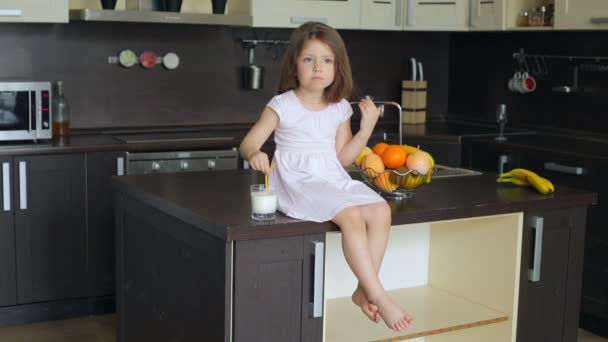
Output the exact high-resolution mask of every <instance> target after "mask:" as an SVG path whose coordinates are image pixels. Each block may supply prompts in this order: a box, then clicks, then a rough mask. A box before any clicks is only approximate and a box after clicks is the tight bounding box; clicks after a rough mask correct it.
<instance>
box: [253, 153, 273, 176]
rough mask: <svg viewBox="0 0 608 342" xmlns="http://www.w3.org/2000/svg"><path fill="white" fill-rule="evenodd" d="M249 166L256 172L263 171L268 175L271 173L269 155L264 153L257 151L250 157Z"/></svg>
mask: <svg viewBox="0 0 608 342" xmlns="http://www.w3.org/2000/svg"><path fill="white" fill-rule="evenodd" d="M249 166H251V168H252V169H254V170H256V171H261V172H263V173H264V174H268V172H269V171H270V163H269V162H268V154H266V153H264V152H262V151H256V152H254V153H253V154H251V156H249Z"/></svg>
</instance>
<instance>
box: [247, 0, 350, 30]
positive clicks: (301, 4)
mask: <svg viewBox="0 0 608 342" xmlns="http://www.w3.org/2000/svg"><path fill="white" fill-rule="evenodd" d="M249 1H250V3H249V6H250V8H251V15H252V16H253V26H254V27H298V26H300V25H301V24H303V23H305V22H307V21H317V22H322V23H325V24H327V25H330V26H332V27H334V28H338V29H359V28H361V20H360V16H361V0H249Z"/></svg>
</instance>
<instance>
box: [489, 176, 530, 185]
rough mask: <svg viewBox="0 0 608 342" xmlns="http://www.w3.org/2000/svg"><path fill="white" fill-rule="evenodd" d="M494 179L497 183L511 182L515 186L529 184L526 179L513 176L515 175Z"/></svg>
mask: <svg viewBox="0 0 608 342" xmlns="http://www.w3.org/2000/svg"><path fill="white" fill-rule="evenodd" d="M496 181H497V182H499V183H512V184H515V185H517V186H530V183H528V182H527V181H526V180H523V179H519V178H515V177H503V178H498V179H497V180H496Z"/></svg>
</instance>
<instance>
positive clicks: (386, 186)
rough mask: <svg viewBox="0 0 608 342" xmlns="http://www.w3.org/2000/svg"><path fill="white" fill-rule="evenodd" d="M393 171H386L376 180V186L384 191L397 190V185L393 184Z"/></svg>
mask: <svg viewBox="0 0 608 342" xmlns="http://www.w3.org/2000/svg"><path fill="white" fill-rule="evenodd" d="M392 173H393V172H392V171H385V172H383V173H382V174H380V175H379V176H378V177H376V179H374V184H376V186H377V187H379V188H380V189H382V190H384V191H388V192H391V191H394V190H395V189H397V184H395V183H393V182H391V174H392Z"/></svg>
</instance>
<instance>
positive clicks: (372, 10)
mask: <svg viewBox="0 0 608 342" xmlns="http://www.w3.org/2000/svg"><path fill="white" fill-rule="evenodd" d="M403 1H404V0H361V28H362V29H364V30H394V31H401V30H403Z"/></svg>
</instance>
